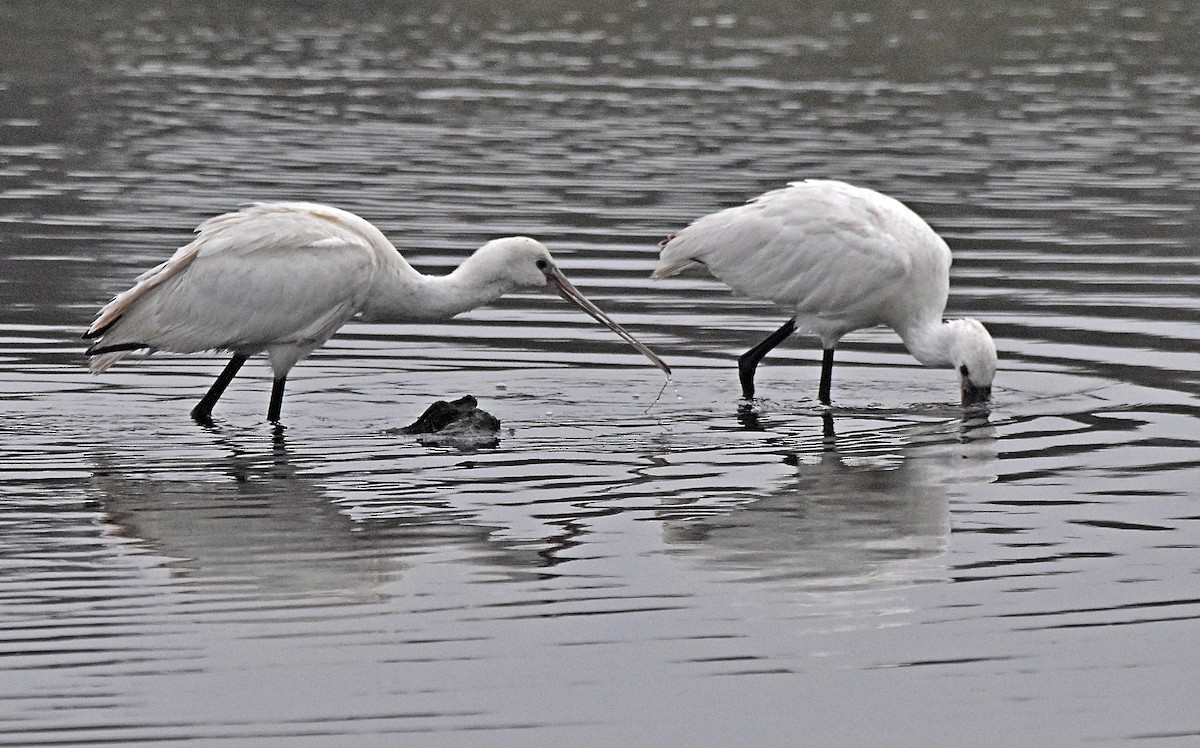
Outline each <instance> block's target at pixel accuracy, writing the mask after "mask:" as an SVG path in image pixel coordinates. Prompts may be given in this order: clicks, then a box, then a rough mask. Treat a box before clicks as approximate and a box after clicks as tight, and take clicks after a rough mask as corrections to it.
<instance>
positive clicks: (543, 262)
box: [534, 260, 550, 270]
mask: <svg viewBox="0 0 1200 748" xmlns="http://www.w3.org/2000/svg"><path fill="white" fill-rule="evenodd" d="M534 264H535V265H537V269H538V270H545V269H546V268H548V267H550V261H549V260H538V261H537V262H536V263H534Z"/></svg>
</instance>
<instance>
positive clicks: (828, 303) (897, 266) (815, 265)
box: [654, 180, 950, 333]
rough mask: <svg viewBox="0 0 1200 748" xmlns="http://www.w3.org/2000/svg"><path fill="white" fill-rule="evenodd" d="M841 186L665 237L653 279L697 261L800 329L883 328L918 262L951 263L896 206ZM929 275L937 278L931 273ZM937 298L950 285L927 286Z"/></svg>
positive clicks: (738, 211) (788, 195) (798, 190)
mask: <svg viewBox="0 0 1200 748" xmlns="http://www.w3.org/2000/svg"><path fill="white" fill-rule="evenodd" d="M864 192H867V191H864V190H860V189H859V188H856V187H852V186H850V185H846V184H844V183H841V182H827V181H818V180H809V181H806V182H796V183H792V184H791V185H789V186H788V187H786V188H783V189H779V190H774V191H772V192H768V193H766V194H764V195H762V196H760V197H758V198H756V199H754V200H752V201H750V202H748V203H746V204H745V205H740V206H737V207H733V208H728V209H726V210H722V211H718V212H716V213H712V214H710V215H707V216H704V217H703V218H700V219H698V220H696V221H695V222H694V223H692V224H691V225H689V226H688V227H687V228H685V229H683V230H682V231H680V232H678V233H677V234H675V235H674V236H673V237H671V238H670V239H668V240H667V241H666V242H665V243H664V245H663V248H662V253H661V256H660V261H659V265H658V268H657V270H656V271H655V273H654V276H655V277H659V278H661V277H666V276H669V275H673V274H676V273H679V272H682V271H684V270H686V269H688V268H689V267H692V266H695V265H697V264H700V265H703V266H704V268H705V269H706V270H707V271H708V272H710V273H711V274H712V275H713V276H715V277H717V278H718V279H720V280H721V281H723V282H724V283H725V284H727V285H728V286H730V287H731V288H732V289H734V290H735V291H737V292H738V293H741V294H743V295H745V296H750V297H753V298H760V299H768V300H771V301H774V302H776V303H778V304H780V305H783V306H786V307H789V308H792V309H794V310H795V311H796V313H797V314H798V315H799V317H800V319H799V320H798V321H799V322H800V323H801V326H802V327H810V328H811V327H815V328H816V329H814V332H818V333H821V332H824V331H826V330H830V329H834V330H836V329H840V330H842V331H843V332H844V331H847V330H849V329H854V328H857V327H864V326H868V325H872V324H875V323H877V322H880V321H883V320H884V319H886V318H887V311H888V309H889V307H890V306H891V305H892V304H893V303H894V300H893V296H894V295H895V294H896V293H898V292H902V291H903V290H904V289H905V288H906V286H907V285H908V284H906V283H905V280H906V278H908V276H909V275H910V274H912V273H913V272H914V269H915V265H917V264H920V265H926V264H932V265H934V266H938V265H940V266H941V267H942V268H943V270H942V274H943V275H944V272H945V271H944V268H945V267H948V266H949V262H950V250H949V248H948V247H946V246H945V243H944V242H942V241H941V240H940V239H938V240H937V244H936V245H935V246H937V247H938V249H937V250H935V251H934V252H933V253H932V254H931V255H930V256H929V257H928V258H921V257H914V256H913V252H912V250H911V247H912V246H913V244H914V241H913V238H914V236H915V235H917V234H920V235H921V236H922V237H926V238H927V235H929V234H932V231H931V230H930V229H929V227H928V226H927V225H926V224H925V223H924V222H923V221H922V220H921V219H920V218H918V217H917V216H916V215H915V214H913V213H912V211H910V210H909V209H908V208H907V207H905V206H904V205H903V204H902V203H900V202H898V201H896V200H894V199H892V198H889V197H886V196H883V195H880V194H879V193H875V192H869V195H870V197H871V199H869V200H864V199H863V194H862V193H864ZM932 275H934V276H936V275H937V273H932ZM933 292H934V293H935V294H937V293H939V292H940V293H941V295H942V297H943V304H944V298H945V295H946V293H947V292H948V288H947V287H944V284H943V286H942V287H939V288H938V289H934V290H933Z"/></svg>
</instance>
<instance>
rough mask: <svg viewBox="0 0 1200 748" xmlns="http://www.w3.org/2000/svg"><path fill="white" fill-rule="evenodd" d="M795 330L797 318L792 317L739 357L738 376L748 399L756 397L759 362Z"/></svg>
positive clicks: (743, 393)
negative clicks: (756, 373) (755, 376)
mask: <svg viewBox="0 0 1200 748" xmlns="http://www.w3.org/2000/svg"><path fill="white" fill-rule="evenodd" d="M795 331H796V318H795V317H792V318H791V319H789V320H788V321H787V322H784V323H783V327H780V328H779V329H778V330H776V331H775V332H773V333H771V334H770V335H768V336H767V337H766V338H764V339H763V341H762V342H761V343H759V344H758V345H756V346H754V347H753V348H751V349H750V350H748V351H746V352H745V353H743V354H742V357H741V358H739V359H738V376H739V377H740V378H741V380H742V397H744V398H746V399H747V400H750V399H752V398H753V397H754V370H755V369H757V368H758V362H759V361H761V360H762V357H763V356H765V355H767V353H769V352H770V350H771V349H772V348H774V347H775V346H777V345H779V344H780V343H782V342H783V341H784V340H786V339H787V337H788V336H789V335H791V334H792V333H794V332H795Z"/></svg>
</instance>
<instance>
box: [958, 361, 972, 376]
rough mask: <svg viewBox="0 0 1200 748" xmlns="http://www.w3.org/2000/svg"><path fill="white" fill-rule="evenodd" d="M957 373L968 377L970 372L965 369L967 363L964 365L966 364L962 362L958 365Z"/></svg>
mask: <svg viewBox="0 0 1200 748" xmlns="http://www.w3.org/2000/svg"><path fill="white" fill-rule="evenodd" d="M958 373H959V374H962V375H963V376H964V377H969V376H971V373H970V372H968V371H967V365H966V364H963V365H962V366H960V367H958Z"/></svg>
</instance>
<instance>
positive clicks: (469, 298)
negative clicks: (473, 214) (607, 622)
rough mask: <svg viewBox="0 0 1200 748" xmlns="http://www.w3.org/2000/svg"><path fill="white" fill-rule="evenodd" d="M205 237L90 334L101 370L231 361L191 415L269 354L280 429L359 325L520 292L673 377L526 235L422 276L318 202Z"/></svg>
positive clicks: (272, 207)
mask: <svg viewBox="0 0 1200 748" xmlns="http://www.w3.org/2000/svg"><path fill="white" fill-rule="evenodd" d="M196 231H197V233H198V236H197V237H196V239H195V240H194V241H193V242H191V243H190V244H188V245H187V246H184V247H182V248H180V249H179V250H178V251H176V252H175V254H174V255H173V256H172V257H171V258H170V259H168V260H167V261H166V262H164V263H162V264H161V265H158V266H157V267H154V268H151V269H150V270H148V271H146V272H145V273H143V274H142V275H141V276H139V277H138V279H137V283H136V284H134V286H133V288H130V289H129V290H128V291H125V292H124V293H121V294H118V295H117V297H116V298H114V299H113V300H112V301H111V302H109V304H108V305H107V306H105V307H104V308H103V309H101V310H100V313H99V316H98V317H97V318H96V321H95V322H94V323H93V324H92V326H91V327H90V328H89V329H88V331H87V332H86V333H84V337H85V338H88V339H91V340H93V343H92V345H91V347H90V348H88V350H87V354H88V355H89V356H91V360H90V361H89V368H90V369H91V371H92V372H93V373H99V372H102V371H104V370H105V369H107V368H108V367H110V366H112V365H113V364H114V363H116V362H117V361H119V360H120V359H122V358H123V357H125V356H126V355H128V354H129V353H130V352H131V351H134V350H138V349H141V348H148V349H150V350H151V351H154V350H164V351H173V352H176V353H195V352H198V351H207V350H220V351H229V352H231V353H232V354H233V358H232V359H230V361H229V364H228V365H227V366H226V367H225V369H224V371H222V372H221V374H220V376H218V377H217V381H216V382H214V383H213V385H212V388H211V389H209V390H208V393H207V394H205V395H204V397H203V398H201V400H200V402H199V403H197V405H196V407H195V408H193V409H192V417H193V418H195V419H196V420H197V421H200V422H209V421H211V418H212V409H213V406H214V405H216V403H217V400H218V399H220V397H221V395H222V393H224V391H225V388H226V387H228V386H229V382H230V381H231V380H232V379H233V377H234V376H235V375H236V374H237V372H238V370H239V369H240V368H241V367H242V364H244V363H245V362H246V359H248V358H249V357H250V356H253V355H255V354H258V353H261V352H264V351H265V352H266V353H267V355H268V357H269V358H270V362H271V368H272V370H273V373H274V384H273V386H272V388H271V402H270V406H269V408H268V410H267V418H268V420H270V421H272V422H278V421H279V413H280V409H281V407H282V404H283V389H284V385H285V384H286V381H287V375H288V372H289V371H290V370H291V368H292V367H293V366H295V365H296V363H297V362H298V361H300V360H301V359H303V358H304V357H305V356H307V355H308V354H310V353H312V352H313V350H315V349H316V348H318V347H319V346H321V345H322V344H323V343H324V342H325V341H326V340H328V339H329V338H330V336H332V335H333V334H334V332H336V331H337V329H338V328H340V327H341V326H342V325H344V324H345V323H346V322H348V321H350V319H351V318H354V317H356V316H357V317H360V318H362V319H365V320H368V321H379V322H421V321H426V320H429V321H433V320H443V319H449V318H450V317H453V316H454V315H456V314H459V313H460V312H465V311H467V310H469V309H474V308H475V307H477V306H481V305H483V304H487V303H490V302H492V301H495V300H496V299H498V298H500V297H501V296H503V295H504V294H506V293H508V292H510V291H514V290H517V289H526V288H527V289H536V288H544V289H547V290H553V291H556V292H558V294H559V295H561V296H562V297H563V298H564V299H567V300H568V301H570V302H572V303H574V304H576V305H577V306H579V307H580V308H581V309H583V310H584V311H585V312H587V313H588V314H590V315H591V316H592V317H594V318H595V319H596V320H597V321H599V322H601V323H603V324H604V325H606V326H608V327H609V328H610V329H611V330H612V331H613V332H615V333H617V334H618V335H620V336H621V337H622V338H623V339H624V340H625V341H626V342H628V343H629V344H630V345H632V346H633V347H634V348H636V349H637V350H638V351H640V352H641V353H643V354H644V355H645V356H646V357H647V358H649V359H650V360H651V361H652V362H653V363H654V365H655V366H657V367H658V368H660V369H662V370H663V372H665V373H666V374H667V376H668V377H669V376H670V374H671V370H670V368H668V367H667V365H666V364H665V363H663V361H662V359H660V358H659V357H658V356H656V355H655V354H654V353H653V352H652V351H651V350H650V349H649V348H647V347H646V346H644V345H642V344H641V343H640V342H638V341H637V340H636V339H634V337H633V336H632V335H630V334H629V333H628V332H627V331H626V330H625V329H624V328H622V327H621V326H620V325H618V324H617V323H616V322H614V321H612V320H611V319H609V317H608V316H607V315H606V314H604V312H602V311H600V310H599V309H598V308H596V306H595V305H594V304H592V303H591V302H590V301H588V300H587V299H586V298H584V296H583V295H582V294H581V293H579V291H578V290H577V289H576V288H575V287H574V286H573V285H571V283H570V282H569V281H568V280H567V279H566V278H565V277H563V274H562V273H561V272H559V270H558V267H557V266H556V265H555V264H554V259H553V258H552V257H551V256H550V252H549V251H548V250H547V249H546V247H544V246H543V245H542V244H541V243H539V242H537V241H534V240H533V239H529V238H527V237H523V236H513V237H507V238H504V239H495V240H493V241H490V242H488V243H487V244H484V245H483V246H482V247H480V248H479V249H478V250H476V251H475V253H474V254H472V255H471V256H470V257H469V258H467V260H466V261H464V262H463V264H462V265H461V266H459V267H458V268H457V269H456V270H454V272H452V273H450V274H449V275H447V276H443V277H432V276H427V275H422V274H421V273H419V272H417V271H416V270H414V269H413V268H412V266H411V265H409V264H408V262H406V261H405V259H404V258H403V257H402V256H401V255H400V252H399V251H397V249H396V248H395V247H394V246H392V244H391V242H389V241H388V240H387V239H386V238H385V237H384V235H383V234H382V233H381V232H380V231H379V229H377V228H375V227H374V226H372V225H371V224H370V223H369V222H368V221H366V220H364V219H362V218H360V217H358V216H356V215H354V214H353V213H348V212H346V211H344V210H339V209H337V208H331V207H329V206H326V205H317V204H315V203H300V202H287V203H255V204H252V205H250V206H248V207H245V208H243V209H242V210H239V211H237V212H235V213H226V214H224V215H219V216H216V217H215V218H210V219H209V220H207V221H205V222H204V223H202V224H200V226H199V228H197V229H196Z"/></svg>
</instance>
